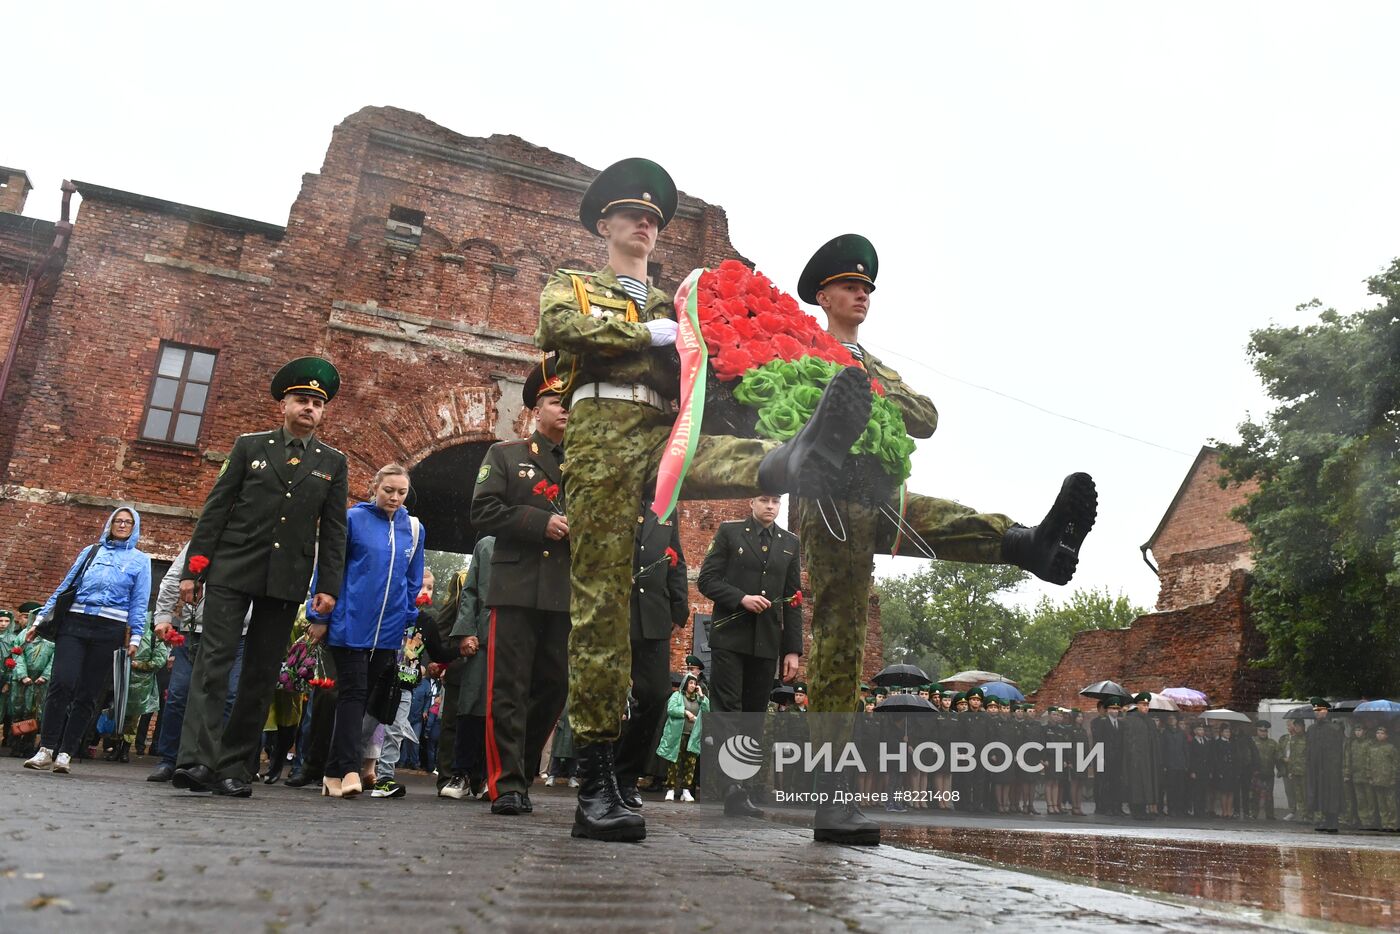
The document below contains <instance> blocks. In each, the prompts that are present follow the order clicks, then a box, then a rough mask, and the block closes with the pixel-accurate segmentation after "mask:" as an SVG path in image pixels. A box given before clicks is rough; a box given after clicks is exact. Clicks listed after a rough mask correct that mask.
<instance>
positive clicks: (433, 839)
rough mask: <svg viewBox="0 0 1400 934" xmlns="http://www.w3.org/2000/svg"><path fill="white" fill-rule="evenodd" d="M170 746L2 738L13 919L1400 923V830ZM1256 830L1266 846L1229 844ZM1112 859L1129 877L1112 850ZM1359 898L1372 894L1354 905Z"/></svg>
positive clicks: (779, 924) (160, 925) (966, 925)
mask: <svg viewBox="0 0 1400 934" xmlns="http://www.w3.org/2000/svg"><path fill="white" fill-rule="evenodd" d="M150 765H151V763H150V761H149V760H142V761H141V762H133V763H131V764H129V765H115V764H108V763H89V762H82V763H79V764H78V769H77V772H76V773H75V774H74V775H72V776H68V777H63V776H55V775H50V774H47V773H36V772H23V771H21V770H20V769H19V763H18V762H17V761H16V760H12V759H0V799H3V800H4V802H5V805H4V807H0V930H3V931H17V930H25V931H51V930H52V931H65V932H69V931H137V930H139V931H151V932H162V931H182V932H184V931H191V930H200V931H223V930H232V929H237V930H239V931H242V932H280V931H294V930H330V929H338V930H342V931H374V930H397V929H402V928H405V927H415V926H417V925H428V926H430V927H432V928H435V929H445V930H447V931H478V930H490V931H537V930H550V929H568V930H570V931H572V932H591V931H608V932H624V931H708V930H726V931H727V930H738V931H748V930H763V931H765V932H769V931H802V932H808V931H833V932H835V931H871V932H875V931H878V932H881V934H889V932H898V931H915V930H917V931H919V932H926V931H928V930H929V929H930V928H931V927H932V928H935V929H936V928H938V927H950V926H956V927H957V929H958V930H959V931H966V930H982V929H989V928H998V929H1005V928H1007V927H1015V928H1017V929H1019V930H1022V931H1036V932H1038V931H1046V930H1056V931H1059V930H1065V931H1080V930H1099V931H1101V930H1104V929H1106V928H1112V929H1114V930H1128V931H1131V930H1144V931H1145V930H1153V931H1183V932H1184V931H1198V930H1199V929H1201V928H1202V927H1207V926H1208V927H1211V928H1213V929H1224V930H1241V931H1243V930H1251V931H1253V930H1280V929H1290V930H1303V929H1324V930H1340V929H1343V928H1342V925H1341V924H1339V923H1338V922H1346V923H1348V924H1367V925H1376V926H1381V927H1394V926H1395V920H1394V916H1393V915H1391V914H1389V913H1388V909H1386V908H1383V907H1382V903H1385V905H1388V906H1391V907H1393V905H1394V902H1393V895H1391V893H1390V892H1388V891H1386V882H1387V881H1389V880H1393V879H1395V878H1397V877H1400V873H1397V872H1396V863H1395V862H1394V860H1395V858H1396V857H1397V854H1400V846H1395V845H1390V844H1392V841H1389V840H1382V841H1381V844H1383V845H1369V846H1367V845H1351V841H1346V840H1342V841H1327V845H1311V842H1310V845H1303V844H1302V843H1301V840H1295V842H1296V843H1297V845H1296V846H1294V847H1292V848H1291V850H1289V851H1288V852H1284V850H1287V849H1289V848H1287V847H1284V848H1282V849H1281V848H1280V845H1279V844H1278V843H1277V842H1273V843H1269V842H1257V841H1255V842H1250V843H1247V844H1235V843H1233V842H1231V834H1230V832H1228V831H1227V832H1223V833H1222V832H1220V831H1214V830H1211V829H1209V828H1206V829H1202V830H1198V831H1195V833H1197V834H1199V835H1201V836H1200V837H1198V838H1195V839H1191V840H1175V839H1174V840H1173V841H1172V842H1171V843H1168V842H1167V840H1166V839H1165V838H1163V837H1161V836H1159V835H1160V834H1161V833H1162V832H1163V831H1162V829H1160V828H1153V829H1152V830H1148V831H1143V830H1142V829H1141V828H1124V829H1120V828H1117V827H1107V826H1105V827H1094V828H1080V827H1065V828H1063V829H1061V828H1058V827H1056V828H1051V829H1049V830H1047V828H1045V827H1023V826H1021V824H1022V823H1025V824H1033V823H1034V822H1033V821H1032V820H1027V821H1024V822H1012V821H1008V822H1005V823H1004V825H1001V826H997V827H995V828H993V827H989V826H983V825H979V824H976V823H972V822H968V823H966V824H965V825H962V826H956V825H951V824H948V825H945V824H939V823H935V822H934V821H933V820H929V819H925V818H923V817H922V816H916V817H914V818H901V819H900V820H899V821H898V822H897V823H898V826H897V827H896V826H891V827H890V828H889V833H890V836H889V837H888V839H890V840H891V842H895V843H897V845H894V846H882V847H878V848H855V847H837V846H830V845H816V844H813V843H812V842H811V835H810V831H808V830H806V829H805V827H793V826H788V825H787V824H784V823H777V822H770V821H736V822H719V821H717V820H716V818H715V811H716V808H715V807H714V806H712V805H688V804H679V803H663V802H661V801H658V800H655V799H650V798H649V799H648V803H647V807H646V812H645V813H646V814H647V817H648V831H649V835H648V838H647V840H646V841H645V842H644V843H641V844H638V845H623V844H599V843H595V842H592V841H581V840H573V839H571V838H570V837H569V836H568V828H569V824H570V821H571V819H572V812H573V801H572V795H571V793H569V792H568V791H567V789H545V788H538V787H537V789H536V790H535V791H534V792H533V793H532V797H533V798H535V805H536V807H535V814H534V815H532V816H529V817H518V818H501V817H493V816H492V815H491V814H490V813H489V812H488V809H487V806H486V805H485V804H484V803H482V802H473V801H462V802H456V801H449V800H446V799H439V798H436V797H434V795H433V788H432V785H431V780H430V779H429V778H428V777H427V776H424V775H421V774H419V773H408V774H406V775H403V776H401V777H402V778H403V779H405V780H406V783H407V784H408V786H409V790H410V793H409V796H408V797H407V798H404V799H400V800H372V799H368V798H360V799H357V800H354V801H335V800H330V799H323V798H320V797H318V796H317V795H315V794H314V793H313V792H309V791H306V790H299V789H289V788H285V787H282V786H274V787H271V788H268V787H264V786H258V787H257V788H256V789H255V792H254V793H255V797H254V798H253V799H252V800H251V801H246V800H230V799H222V798H210V797H208V796H193V795H189V794H185V793H182V792H176V791H174V790H172V789H171V788H170V787H169V786H168V785H151V784H147V783H145V782H143V781H141V779H142V778H143V777H144V775H145V772H146V771H147V769H148V768H149V766H150ZM781 817H782V819H784V820H792V819H796V818H797V817H798V815H795V814H784V815H782V816H781ZM1042 820H1043V819H1042ZM1090 830H1092V831H1094V832H1088V831H1090ZM1282 836H1285V837H1291V838H1301V836H1302V835H1301V834H1296V833H1293V834H1283V835H1282ZM1241 845H1242V846H1243V850H1245V851H1250V852H1241V853H1232V852H1229V850H1230V848H1231V847H1235V848H1236V849H1239V848H1240V847H1241ZM1270 847H1272V849H1273V852H1274V856H1273V857H1272V858H1271V857H1270V856H1269V855H1268V854H1267V853H1266V852H1265V851H1267V850H1269V849H1270ZM1254 850H1258V851H1259V852H1258V853H1254V852H1252V851H1254ZM944 854H953V855H952V856H950V855H944ZM992 862H995V863H996V864H995V865H993V864H992ZM1113 864H1118V865H1122V866H1125V867H1126V868H1125V870H1124V873H1125V875H1124V876H1115V875H1114V874H1113V873H1112V872H1110V871H1108V870H1102V871H1098V870H1093V867H1095V866H1099V865H1103V866H1109V865H1113ZM1066 867H1070V868H1068V869H1067V868H1066ZM1091 870H1092V871H1091ZM1074 875H1079V876H1083V877H1084V879H1082V880H1075V879H1072V878H1071V876H1074ZM1148 876H1150V877H1152V878H1168V877H1172V878H1178V879H1183V880H1186V879H1194V880H1195V887H1194V888H1193V887H1192V886H1191V885H1187V884H1182V885H1177V884H1173V885H1163V886H1159V891H1158V892H1156V893H1154V892H1153V891H1151V887H1149V886H1139V885H1138V883H1140V882H1141V881H1142V877H1148ZM1346 878H1350V879H1352V880H1353V882H1354V884H1353V885H1351V886H1348V885H1346V884H1344V883H1343V882H1342V880H1343V879H1346ZM1316 879H1327V880H1333V881H1330V882H1327V883H1326V884H1323V885H1321V886H1318V885H1316V884H1313V883H1310V882H1309V880H1316ZM1086 882H1092V883H1093V884H1086ZM1394 886H1395V883H1394V882H1391V884H1390V888H1391V889H1392V890H1393V889H1394ZM1347 898H1351V899H1352V900H1353V901H1354V902H1356V903H1357V905H1358V906H1362V907H1358V908H1356V909H1355V910H1352V911H1350V913H1348V911H1347V910H1346V909H1344V908H1343V907H1341V906H1342V905H1344V904H1345V899H1347ZM1251 899H1253V900H1251ZM1228 902H1234V903H1235V904H1234V905H1233V906H1232V905H1230V904H1226V903H1228ZM1309 919H1312V920H1309Z"/></svg>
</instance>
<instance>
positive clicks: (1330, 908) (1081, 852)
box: [881, 824, 1400, 930]
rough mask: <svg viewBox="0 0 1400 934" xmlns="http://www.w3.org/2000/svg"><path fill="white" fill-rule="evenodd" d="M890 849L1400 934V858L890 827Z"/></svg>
mask: <svg viewBox="0 0 1400 934" xmlns="http://www.w3.org/2000/svg"><path fill="white" fill-rule="evenodd" d="M881 833H882V835H883V840H884V842H886V843H891V844H894V845H895V846H902V847H906V848H908V849H913V850H925V851H928V850H933V851H939V852H942V853H946V854H950V855H964V856H974V857H978V858H980V859H985V860H988V861H989V862H995V863H999V864H1002V865H1006V866H1016V867H1022V868H1026V869H1032V870H1037V871H1043V872H1048V873H1053V874H1058V875H1062V876H1069V877H1075V878H1076V879H1081V880H1088V881H1093V882H1102V883H1108V884H1112V885H1119V886H1128V887H1133V888H1138V889H1147V890H1153V891H1157V892H1164V893H1168V894H1171V895H1177V896H1185V897H1194V898H1205V899H1210V900H1212V901H1218V902H1226V903H1229V904H1234V905H1242V906H1248V907H1250V908H1259V909H1263V910H1265V911H1274V912H1279V913H1282V914H1287V915H1295V916H1299V917H1303V918H1315V919H1319V920H1324V921H1331V922H1338V923H1343V924H1355V925H1363V926H1366V927H1379V928H1390V929H1395V930H1400V851H1395V850H1370V849H1347V848H1345V846H1344V845H1339V846H1336V847H1328V846H1272V845H1261V844H1239V843H1217V842H1203V841H1196V840H1163V839H1145V838H1132V837H1108V836H1072V835H1067V834H1049V833H1016V832H1014V831H1008V830H982V829H969V828H962V827H909V826H891V825H890V824H885V825H884V826H883V827H882V828H881Z"/></svg>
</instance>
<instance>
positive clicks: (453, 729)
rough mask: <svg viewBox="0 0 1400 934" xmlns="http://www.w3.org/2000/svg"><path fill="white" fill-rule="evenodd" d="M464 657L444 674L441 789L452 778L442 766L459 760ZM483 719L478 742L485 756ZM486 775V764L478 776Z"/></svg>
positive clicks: (439, 779) (439, 757) (441, 720)
mask: <svg viewBox="0 0 1400 934" xmlns="http://www.w3.org/2000/svg"><path fill="white" fill-rule="evenodd" d="M462 667H463V666H462V659H460V658H459V659H457V660H456V661H454V662H453V663H452V664H451V665H449V666H448V668H447V673H446V674H444V675H443V676H442V706H441V707H439V708H438V709H439V710H441V711H442V717H441V719H440V720H439V723H440V724H441V726H440V728H439V729H438V747H437V761H438V774H437V786H438V790H439V791H441V790H442V787H443V786H444V785H446V784H447V783H448V781H449V780H451V778H452V775H451V773H450V772H449V771H448V770H447V769H444V768H443V767H442V763H444V762H447V763H455V762H456V761H457V703H458V702H457V696H458V694H459V693H460V692H461V690H462ZM477 719H478V720H481V723H482V726H481V736H480V737H479V739H480V742H479V743H478V744H477V745H478V746H480V747H481V749H482V756H483V758H484V757H485V755H486V752H485V748H486V747H485V744H486V721H485V720H482V718H480V717H477ZM485 775H486V771H485V766H484V765H483V766H482V771H481V772H480V773H478V777H484V776H485Z"/></svg>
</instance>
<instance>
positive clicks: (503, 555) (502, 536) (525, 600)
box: [471, 431, 569, 613]
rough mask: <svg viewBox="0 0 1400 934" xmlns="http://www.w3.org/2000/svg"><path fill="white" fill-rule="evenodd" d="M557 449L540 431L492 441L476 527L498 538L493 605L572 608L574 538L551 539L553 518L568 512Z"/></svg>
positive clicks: (476, 502) (481, 474)
mask: <svg viewBox="0 0 1400 934" xmlns="http://www.w3.org/2000/svg"><path fill="white" fill-rule="evenodd" d="M553 451H554V442H553V441H550V440H549V439H548V438H546V437H545V436H544V435H542V434H540V433H539V432H538V431H537V432H535V433H534V434H532V435H531V436H530V437H529V438H528V439H526V440H524V441H501V442H498V443H497V444H493V445H491V447H490V449H489V450H487V452H486V457H485V459H483V460H482V462H481V469H480V470H479V471H477V475H476V489H475V491H474V492H473V493H472V513H471V517H472V525H473V526H474V527H475V528H476V530H477V532H478V533H480V534H482V535H494V536H496V547H495V551H494V552H493V553H492V555H491V579H490V583H489V586H488V588H487V591H486V605H487V606H518V607H526V608H528V609H535V610H548V611H550V612H556V613H567V612H569V540H568V539H567V538H566V539H563V540H561V541H555V540H554V539H552V538H547V537H545V529H546V528H548V527H549V519H550V517H551V516H553V515H556V514H558V515H562V514H563V513H564V480H563V473H562V471H561V466H562V465H561V464H560V462H559V460H558V459H557V458H556V457H555V456H554V453H553ZM551 494H553V497H554V498H553V500H551V499H550V495H551Z"/></svg>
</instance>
